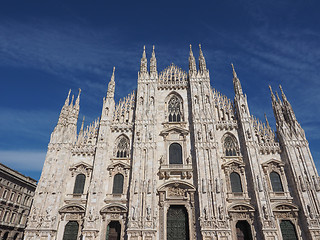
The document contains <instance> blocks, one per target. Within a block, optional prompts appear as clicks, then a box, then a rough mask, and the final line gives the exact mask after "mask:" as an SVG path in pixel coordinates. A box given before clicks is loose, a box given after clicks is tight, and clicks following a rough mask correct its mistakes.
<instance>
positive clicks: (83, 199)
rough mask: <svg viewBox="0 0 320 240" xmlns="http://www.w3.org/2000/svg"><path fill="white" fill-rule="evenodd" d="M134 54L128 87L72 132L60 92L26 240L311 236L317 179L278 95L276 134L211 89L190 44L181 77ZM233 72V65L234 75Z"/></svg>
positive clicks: (70, 111)
mask: <svg viewBox="0 0 320 240" xmlns="http://www.w3.org/2000/svg"><path fill="white" fill-rule="evenodd" d="M147 63H148V61H147V58H146V52H145V49H144V51H143V55H142V59H141V65H140V71H139V73H138V86H137V90H136V91H134V92H132V93H131V94H129V95H128V96H127V97H125V98H124V99H122V100H121V101H120V102H119V103H115V101H114V91H115V70H113V74H112V77H111V80H110V82H109V85H108V91H107V95H106V97H105V98H104V99H103V107H102V113H101V117H100V118H98V119H97V120H96V121H94V122H93V123H92V124H91V125H89V126H87V127H86V128H85V127H84V126H83V123H82V126H81V130H80V132H79V133H78V132H77V122H78V114H79V101H80V92H79V95H78V97H77V98H76V100H75V102H73V97H72V100H71V102H70V99H69V97H70V92H69V94H68V97H67V99H66V101H65V104H64V106H63V107H62V110H61V114H60V116H59V120H58V124H57V126H56V127H55V129H54V130H53V132H52V134H51V139H50V143H49V146H48V152H47V156H46V160H45V163H44V167H43V171H42V175H41V179H40V181H39V184H38V187H37V190H36V194H35V199H34V204H33V208H32V211H31V214H30V216H29V221H28V225H27V228H26V232H25V239H27V240H29V239H37V240H39V239H40V240H42V239H57V240H61V239H63V240H76V239H86V240H93V239H99V240H102V239H103V240H105V239H107V240H112V239H130V240H151V239H159V240H160V239H161V240H165V239H167V240H180V239H205V240H216V239H223V240H229V239H266V240H276V239H279V240H281V239H283V240H288V239H290V240H292V239H320V225H319V214H320V202H319V199H320V197H319V196H320V192H319V191H320V185H319V176H318V173H317V170H316V167H315V164H314V162H313V159H312V155H311V153H310V149H309V146H308V141H307V140H306V136H305V134H304V131H303V129H302V128H301V126H300V124H299V123H298V121H297V120H296V118H295V114H294V112H293V109H292V107H291V105H290V103H289V101H288V100H287V98H286V96H285V94H284V93H283V91H282V88H281V86H280V90H281V95H282V99H280V97H279V96H278V95H277V93H276V95H274V93H273V92H272V90H271V88H270V90H271V97H272V107H273V110H274V115H275V119H276V125H277V134H275V133H274V131H273V130H272V129H271V128H270V126H269V123H268V120H267V119H266V121H265V122H264V121H263V122H262V121H260V120H258V119H256V118H255V117H253V116H252V115H251V114H250V109H249V105H248V102H247V97H246V95H245V94H244V93H243V90H242V87H241V84H240V80H239V78H238V77H237V74H236V72H235V70H234V68H233V84H234V91H235V96H234V99H233V100H231V99H228V98H227V97H226V96H224V95H223V94H221V93H220V92H218V91H217V90H216V89H213V88H212V87H211V85H210V76H209V70H208V69H207V68H206V61H205V58H204V56H203V53H202V51H201V47H200V56H199V66H198V68H197V67H196V62H195V58H194V56H193V53H192V50H191V46H190V56H189V71H188V72H185V71H183V70H182V69H180V68H179V67H177V66H175V65H174V64H172V65H170V66H169V67H167V68H166V69H164V70H163V71H162V72H159V73H158V71H157V62H156V57H155V51H154V49H153V52H152V56H151V59H150V67H149V69H148V67H147ZM232 67H233V66H232Z"/></svg>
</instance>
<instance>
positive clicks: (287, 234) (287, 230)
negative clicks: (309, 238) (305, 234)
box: [280, 220, 298, 240]
mask: <svg viewBox="0 0 320 240" xmlns="http://www.w3.org/2000/svg"><path fill="white" fill-rule="evenodd" d="M280 228H281V234H282V239H283V240H298V237H297V232H296V228H295V226H294V224H293V223H292V222H291V221H289V220H282V221H281V223H280Z"/></svg>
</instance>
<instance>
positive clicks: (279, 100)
mask: <svg viewBox="0 0 320 240" xmlns="http://www.w3.org/2000/svg"><path fill="white" fill-rule="evenodd" d="M276 96H277V100H278V102H279V103H280V104H281V103H282V102H281V99H280V98H279V95H278V92H276Z"/></svg>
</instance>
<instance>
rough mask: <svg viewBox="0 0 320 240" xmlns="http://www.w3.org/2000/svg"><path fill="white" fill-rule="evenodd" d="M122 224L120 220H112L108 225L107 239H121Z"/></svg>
mask: <svg viewBox="0 0 320 240" xmlns="http://www.w3.org/2000/svg"><path fill="white" fill-rule="evenodd" d="M120 236H121V224H120V223H119V222H118V221H111V222H110V223H109V224H108V226H107V234H106V240H120Z"/></svg>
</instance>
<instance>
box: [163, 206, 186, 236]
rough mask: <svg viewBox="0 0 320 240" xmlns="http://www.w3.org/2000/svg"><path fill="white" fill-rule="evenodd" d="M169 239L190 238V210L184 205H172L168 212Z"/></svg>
mask: <svg viewBox="0 0 320 240" xmlns="http://www.w3.org/2000/svg"><path fill="white" fill-rule="evenodd" d="M167 240H189V221H188V212H187V210H186V208H185V207H184V206H180V205H171V206H170V208H169V210H168V214H167Z"/></svg>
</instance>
